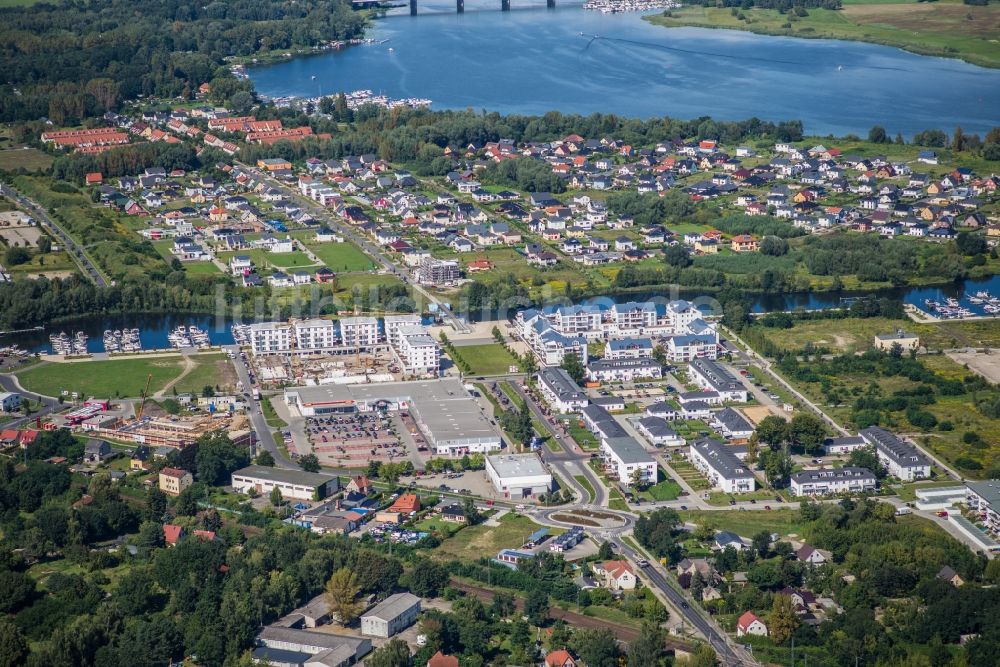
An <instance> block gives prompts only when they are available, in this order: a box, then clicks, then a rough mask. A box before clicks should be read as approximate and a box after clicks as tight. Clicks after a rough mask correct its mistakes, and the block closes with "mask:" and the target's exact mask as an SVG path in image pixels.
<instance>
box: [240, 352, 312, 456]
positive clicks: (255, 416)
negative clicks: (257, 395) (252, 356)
mask: <svg viewBox="0 0 1000 667" xmlns="http://www.w3.org/2000/svg"><path fill="white" fill-rule="evenodd" d="M223 349H224V350H225V351H226V352H235V353H236V356H235V357H234V358H233V359H232V362H233V367H234V368H235V369H236V375H237V377H238V378H239V380H240V382H242V383H243V391H245V392H247V393H249V394H250V400H249V401H248V403H249V405H250V409H249V410H248V413H249V416H250V423H251V425H252V426H253V430H254V433H255V434H256V439H255V443H256V446H257V447H263V448H264V449H265V450H267V451H269V452H271V456H273V457H274V464H275V465H276V466H278V467H279V468H287V469H292V470H298V469H299V466H298V465H296V464H295V463H293V462H292V461H290V460H288V459H287V458H285V455H284V454H283V453H282V452H281V450H280V449H279V448H278V443H277V442H275V440H274V434H273V433H272V432H271V427H270V426H268V424H267V420H266V419H265V418H264V413H263V412H262V411H261V407H260V401H258V400H255V399H254V398H253V385H252V384H251V382H250V370H249V369H248V368H247V365H246V364H245V363H244V362H243V359H242V358H241V357H240V349H239V346H237V345H227V346H225V347H224V348H223Z"/></svg>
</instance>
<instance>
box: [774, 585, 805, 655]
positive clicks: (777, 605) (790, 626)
mask: <svg viewBox="0 0 1000 667" xmlns="http://www.w3.org/2000/svg"><path fill="white" fill-rule="evenodd" d="M768 620H769V621H770V623H769V624H768V633H769V634H770V637H771V640H772V641H773V642H774V643H775V644H778V645H779V646H780V645H781V644H784V643H785V642H786V641H788V640H789V639H791V637H792V634H794V633H795V629H796V628H798V627H799V620H798V618H797V617H796V616H795V609H794V608H793V607H792V598H791V597H790V596H788V595H780V594H779V595H775V596H774V602H773V603H772V605H771V616H770V618H769V619H768Z"/></svg>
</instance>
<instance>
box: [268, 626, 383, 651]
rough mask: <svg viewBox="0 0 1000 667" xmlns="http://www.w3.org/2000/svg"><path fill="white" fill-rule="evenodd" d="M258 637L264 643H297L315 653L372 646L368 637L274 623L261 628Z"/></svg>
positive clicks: (355, 649) (354, 649)
mask: <svg viewBox="0 0 1000 667" xmlns="http://www.w3.org/2000/svg"><path fill="white" fill-rule="evenodd" d="M257 638H258V639H259V640H260V641H261V642H262V643H264V644H266V643H267V642H269V641H271V642H282V643H285V644H297V645H299V646H301V647H303V649H312V651H309V652H315V653H318V652H320V651H325V650H336V649H339V648H341V647H347V648H350V649H352V650H353V651H357V650H358V648H359V647H362V646H363V645H365V644H367V645H368V646H371V642H370V641H369V640H367V639H359V638H357V637H349V636H345V635H335V634H331V633H328V632H309V631H308V630H297V629H295V628H280V627H276V626H273V625H269V626H267V627H265V628H264V629H263V630H261V631H260V634H259V635H257ZM362 653H367V651H363V652H362Z"/></svg>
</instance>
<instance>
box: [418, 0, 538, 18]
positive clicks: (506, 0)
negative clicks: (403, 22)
mask: <svg viewBox="0 0 1000 667" xmlns="http://www.w3.org/2000/svg"><path fill="white" fill-rule="evenodd" d="M545 7H546V8H547V9H555V8H556V0H545ZM500 11H502V12H509V11H510V0H500ZM455 12H456V13H458V14H464V13H465V0H455ZM416 15H417V0H410V16H416Z"/></svg>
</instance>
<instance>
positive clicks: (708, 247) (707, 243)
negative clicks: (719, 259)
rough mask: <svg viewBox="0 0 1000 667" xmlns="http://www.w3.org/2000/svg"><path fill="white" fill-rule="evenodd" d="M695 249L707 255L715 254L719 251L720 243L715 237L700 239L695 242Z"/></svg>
mask: <svg viewBox="0 0 1000 667" xmlns="http://www.w3.org/2000/svg"><path fill="white" fill-rule="evenodd" d="M694 249H695V250H697V251H698V252H700V253H702V254H705V255H714V254H716V253H717V252H719V244H718V243H717V242H716V241H715V239H698V240H697V241H695V243H694Z"/></svg>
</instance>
